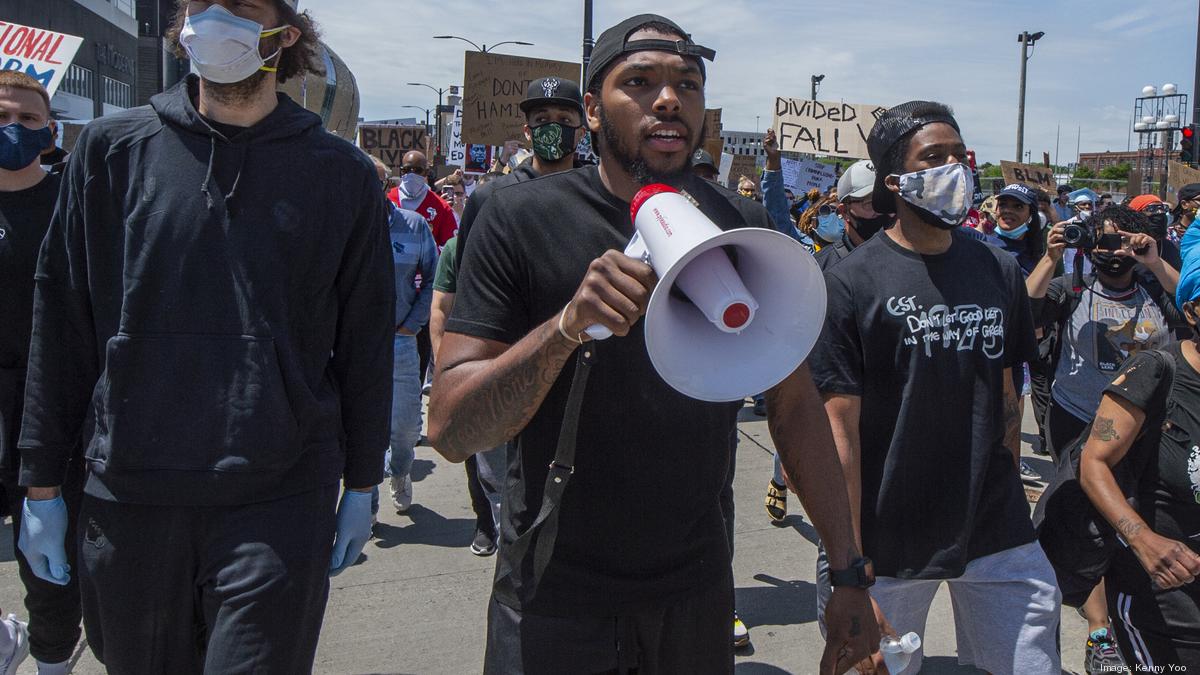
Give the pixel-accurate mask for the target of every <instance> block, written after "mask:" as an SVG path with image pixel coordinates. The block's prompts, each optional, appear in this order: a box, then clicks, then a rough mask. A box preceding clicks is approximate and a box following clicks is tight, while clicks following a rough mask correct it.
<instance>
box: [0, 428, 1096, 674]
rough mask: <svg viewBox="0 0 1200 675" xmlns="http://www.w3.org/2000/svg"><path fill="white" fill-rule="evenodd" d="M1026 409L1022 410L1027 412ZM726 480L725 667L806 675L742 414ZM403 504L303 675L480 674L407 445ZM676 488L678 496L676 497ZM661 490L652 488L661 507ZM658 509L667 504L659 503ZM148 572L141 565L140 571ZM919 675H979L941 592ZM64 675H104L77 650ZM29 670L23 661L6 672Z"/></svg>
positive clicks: (475, 632)
mask: <svg viewBox="0 0 1200 675" xmlns="http://www.w3.org/2000/svg"><path fill="white" fill-rule="evenodd" d="M1027 408H1028V406H1027ZM741 419H742V422H741V423H740V425H739V428H740V432H741V433H740V441H741V442H740V443H739V447H738V458H737V475H736V479H735V484H734V485H735V499H736V504H737V506H736V513H737V519H736V527H735V536H736V539H735V544H736V555H735V559H734V579H735V584H736V588H737V607H738V610H739V612H740V613H741V616H742V618H743V620H744V621H745V622H746V624H747V625H748V626H749V627H750V635H751V639H752V645H751V647H750V648H748V649H744V650H741V651H740V652H739V653H738V656H737V673H738V674H739V675H776V674H782V673H815V672H816V670H817V663H818V661H819V659H820V654H821V650H822V648H823V645H824V643H823V641H822V640H821V637H820V633H819V631H818V629H817V623H816V590H815V586H814V585H813V580H814V568H815V564H816V546H815V544H814V543H813V542H814V541H815V538H816V535H815V532H814V530H813V528H812V526H811V524H810V522H809V521H808V519H807V518H806V517H805V516H804V515H803V513H802V511H801V509H800V506H799V503H798V502H799V500H798V499H796V497H795V496H794V495H792V497H791V499H790V501H789V503H788V506H789V516H788V518H787V520H786V521H785V522H784V523H783V524H782V525H774V524H772V523H771V522H770V521H769V520H768V518H767V515H766V512H765V511H764V509H763V497H764V496H765V490H766V485H767V481H768V480H769V479H770V476H771V465H772V459H773V448H772V444H771V440H770V437H769V436H768V433H767V428H766V426H767V425H766V423H765V421H763V418H759V417H755V416H754V415H753V413H752V412H751V410H750V408H749V406H747V407H746V408H745V409H744V410H743V411H742V417H741ZM1025 431H1026V433H1025V436H1024V437H1025V439H1026V442H1025V443H1024V450H1025V455H1026V457H1027V459H1028V460H1029V461H1030V463H1031V464H1032V465H1033V466H1034V468H1035V469H1038V470H1041V471H1042V472H1043V473H1048V472H1049V469H1050V463H1049V462H1048V461H1046V460H1043V459H1042V458H1039V457H1036V456H1033V455H1032V454H1031V453H1030V447H1029V443H1028V441H1029V440H1031V439H1033V438H1034V436H1033V435H1031V434H1032V433H1033V432H1034V427H1033V424H1032V417H1031V416H1030V414H1029V411H1028V410H1026V419H1025ZM413 481H414V486H415V487H414V505H413V507H412V509H411V510H410V511H409V512H408V513H407V514H406V515H398V514H395V513H393V512H391V510H390V509H388V508H386V507H387V503H388V502H387V498H386V494H385V496H384V500H383V504H384V506H385V508H384V509H383V511H382V512H381V514H380V523H379V525H378V526H377V528H376V538H375V539H373V540H372V541H371V542H369V543H368V544H367V547H366V549H365V551H364V553H365V556H364V558H363V559H362V560H361V561H360V564H358V565H356V566H355V567H353V568H351V569H349V570H347V571H346V572H345V573H343V574H342V575H340V576H338V577H336V578H335V579H333V582H332V589H331V592H330V599H329V606H328V609H327V610H326V612H325V624H324V630H323V632H322V635H321V642H320V645H319V646H318V649H317V661H316V666H315V672H318V673H337V674H356V675H359V674H368V673H387V674H392V673H449V674H456V675H457V674H460V673H478V672H480V671H481V668H482V662H483V642H484V631H485V609H486V602H487V599H488V591H489V587H490V583H491V579H492V571H493V566H494V564H495V558H494V557H490V558H478V557H476V556H473V555H471V553H470V552H469V550H468V549H467V546H468V545H469V544H470V542H471V537H472V534H473V528H474V514H473V513H472V511H471V508H470V504H469V501H468V498H467V489H466V484H465V475H464V471H463V467H462V466H461V465H456V464H451V463H449V462H447V461H445V460H443V459H442V458H441V457H440V456H438V455H437V453H436V452H434V451H433V450H432V449H431V448H428V447H419V448H418V449H417V460H416V462H415V464H414V466H413ZM676 487H677V489H686V486H676ZM670 489H671V488H670V487H669V486H668V487H667V489H665V490H664V497H663V498H664V499H666V500H669V494H670ZM664 508H669V504H664ZM147 563H148V564H152V562H151V561H147ZM21 597H22V588H21V584H20V580H19V579H18V577H17V565H16V563H15V562H14V561H13V557H12V541H11V530H10V529H8V528H7V527H5V528H2V529H0V607H2V608H3V611H4V612H5V613H7V612H15V613H16V614H17V615H18V616H21V615H23V614H24V607H23V606H22V605H21ZM1085 633H1086V624H1085V623H1084V621H1083V620H1082V619H1081V618H1080V617H1079V616H1078V615H1076V613H1075V611H1074V610H1071V609H1066V610H1064V611H1063V621H1062V635H1063V652H1064V653H1063V663H1064V668H1065V671H1066V672H1082V665H1083V643H1084V639H1085V637H1086V635H1085ZM923 638H924V641H925V648H926V655H927V656H926V659H925V664H926V665H925V667H924V669H923V670H922V672H923V673H929V674H932V675H948V674H951V673H953V674H958V673H977V672H980V671H977V670H976V669H974V668H966V667H962V666H959V665H958V661H957V656H956V651H955V640H954V626H953V619H952V615H951V610H950V600H949V595H948V594H947V592H946V590H945V587H943V588H942V590H941V591H939V593H938V596H937V599H936V600H935V602H934V606H933V609H932V611H931V612H930V618H929V625H928V628H927V631H926V634H925V635H924V636H923ZM76 660H77V663H76V665H75V668H74V672H76V673H89V674H90V673H102V672H104V671H103V669H102V667H101V666H100V665H99V664H98V663H97V662H96V660H95V659H94V658H93V657H92V655H91V653H90V651H88V650H87V649H86V647H85V646H84V645H81V646H80V648H79V650H78V651H77V654H76ZM18 672H19V673H20V675H32V674H33V673H35V672H36V668H35V667H34V665H33V660H32V659H30V660H28V661H26V663H25V664H24V665H23V666H22V667H21V669H20V670H19V671H18Z"/></svg>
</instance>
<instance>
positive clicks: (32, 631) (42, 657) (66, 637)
mask: <svg viewBox="0 0 1200 675" xmlns="http://www.w3.org/2000/svg"><path fill="white" fill-rule="evenodd" d="M84 477H85V473H84V466H83V461H82V460H72V461H71V463H70V464H69V465H68V467H67V477H66V480H65V481H64V482H63V484H62V486H61V489H62V496H63V501H64V502H66V504H67V536H66V542H65V543H66V553H67V564H68V565H70V566H71V580H70V581H69V582H67V585H66V586H59V585H58V584H52V583H50V582H49V581H44V580H43V579H41V578H39V577H38V576H37V575H36V574H34V573H33V570H32V569H31V568H30V567H29V561H28V560H26V559H25V554H24V553H22V552H21V549H20V547H19V546H17V542H19V541H20V540H21V505H22V502H24V501H25V488H22V487H19V486H18V485H17V477H16V476H12V475H8V476H5V477H4V478H3V483H4V492H5V496H6V498H7V499H8V508H9V511H10V512H11V513H12V514H13V519H12V532H13V555H14V557H16V559H17V572H18V573H19V574H20V576H21V584H22V585H23V586H24V587H25V609H26V610H27V611H28V612H29V653H30V655H31V656H33V658H35V659H37V660H38V661H41V662H42V663H62V662H63V661H66V660H68V659H70V658H71V655H72V654H73V653H74V652H75V645H76V644H78V642H79V636H80V635H82V634H83V629H82V628H81V627H80V625H79V621H80V619H81V618H82V617H83V610H82V609H81V608H80V605H79V572H78V571H77V570H78V566H77V565H76V564H75V563H76V554H77V553H78V550H79V549H78V547H77V546H76V539H75V537H76V536H77V529H76V524H77V523H78V522H79V507H80V502H81V501H82V500H83V481H84Z"/></svg>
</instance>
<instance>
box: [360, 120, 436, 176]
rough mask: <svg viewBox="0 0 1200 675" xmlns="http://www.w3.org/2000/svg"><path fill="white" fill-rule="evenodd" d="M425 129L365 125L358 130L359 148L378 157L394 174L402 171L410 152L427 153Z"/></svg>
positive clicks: (420, 127) (421, 127)
mask: <svg viewBox="0 0 1200 675" xmlns="http://www.w3.org/2000/svg"><path fill="white" fill-rule="evenodd" d="M428 137H429V135H428V134H427V133H425V127H423V126H419V127H403V126H388V125H381V124H370V125H363V126H360V127H359V128H358V147H360V148H362V149H363V150H365V151H366V152H367V154H369V155H374V156H376V157H378V158H379V159H380V160H381V161H382V162H383V163H384V164H386V165H387V167H388V168H389V169H391V170H392V172H393V173H395V172H397V171H399V170H400V164H401V163H402V162H403V161H404V154H405V153H406V152H409V151H410V150H420V151H421V152H427V149H428V142H427V141H428Z"/></svg>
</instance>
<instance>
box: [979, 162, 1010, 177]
mask: <svg viewBox="0 0 1200 675" xmlns="http://www.w3.org/2000/svg"><path fill="white" fill-rule="evenodd" d="M979 176H980V177H981V178H1002V177H1003V176H1004V172H1003V171H1002V170H1001V169H1000V167H999V166H997V165H995V164H992V163H990V162H989V163H985V164H984V165H983V166H981V167H979Z"/></svg>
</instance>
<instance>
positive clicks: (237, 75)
mask: <svg viewBox="0 0 1200 675" xmlns="http://www.w3.org/2000/svg"><path fill="white" fill-rule="evenodd" d="M287 28H288V26H287V25H283V26H280V27H278V28H272V29H270V30H266V31H264V30H263V27H262V25H261V24H259V23H257V22H254V21H251V20H250V19H243V18H242V17H240V16H234V15H233V14H232V13H231V12H230V11H229V10H227V9H225V8H224V7H222V6H220V5H212V6H211V7H209V8H208V9H206V10H204V11H203V12H200V13H198V14H189V15H188V17H187V18H186V19H185V20H184V22H183V30H182V31H180V32H179V44H180V45H182V46H183V48H184V50H185V51H186V52H187V53H188V57H190V58H191V60H192V65H193V66H194V67H195V69H196V72H197V73H199V75H200V77H202V78H204V79H206V80H208V81H209V82H216V83H218V84H232V83H234V82H241V81H242V80H244V79H246V78H248V77H250V76H251V75H253V74H254V73H256V72H258V71H259V70H260V69H261V70H265V71H268V72H272V73H273V72H275V71H276V70H277V68H273V67H270V66H267V65H264V64H265V63H266V62H267V61H270V60H271V59H273V58H275V57H276V56H278V55H279V52H280V51H282V47H281V48H280V49H277V50H275V53H274V54H271V55H270V56H268V57H267V58H266V59H263V57H262V55H261V54H259V53H258V42H259V40H260V39H261V38H264V37H269V36H271V35H275V34H277V33H279V32H281V31H283V30H285V29H287Z"/></svg>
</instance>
